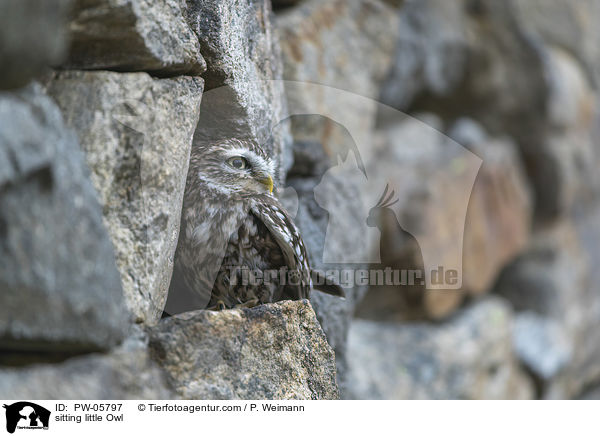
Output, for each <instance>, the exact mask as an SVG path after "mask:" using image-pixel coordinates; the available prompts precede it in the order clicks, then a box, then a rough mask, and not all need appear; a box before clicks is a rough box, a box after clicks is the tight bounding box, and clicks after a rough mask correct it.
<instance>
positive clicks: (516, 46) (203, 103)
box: [0, 0, 600, 399]
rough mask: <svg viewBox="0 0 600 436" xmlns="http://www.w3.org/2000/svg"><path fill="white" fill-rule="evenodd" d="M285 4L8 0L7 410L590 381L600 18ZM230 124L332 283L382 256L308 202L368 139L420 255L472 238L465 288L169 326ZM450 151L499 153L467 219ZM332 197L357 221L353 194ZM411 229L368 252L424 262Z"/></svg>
mask: <svg viewBox="0 0 600 436" xmlns="http://www.w3.org/2000/svg"><path fill="white" fill-rule="evenodd" d="M272 3H273V4H271V1H269V0H250V1H247V2H239V1H234V0H166V1H163V2H154V1H151V0H44V1H43V2H40V1H36V0H7V1H4V2H2V3H0V396H2V397H5V398H27V399H36V398H37V399H44V398H45V399H54V398H56V399H59V398H64V399H67V398H89V399H111V398H112V399H118V398H131V399H133V398H148V399H150V398H156V399H158V398H162V399H167V398H183V399H233V398H236V399H249V398H269V399H289V398H301V399H335V398H340V397H341V398H348V399H350V398H361V399H378V398H390V399H392V398H393V399H413V398H471V399H485V398H494V399H503V398H519V399H526V398H577V397H579V396H583V395H585V393H586V392H594V388H595V386H596V385H600V343H598V341H597V340H595V334H594V331H595V329H596V328H598V326H599V325H600V277H597V276H598V272H597V270H598V268H596V266H597V264H598V263H600V248H599V247H600V202H599V198H600V196H599V193H600V177H599V176H598V172H597V170H596V168H597V165H598V164H599V163H600V152H599V148H598V144H599V141H598V140H599V135H600V116H599V113H598V110H597V109H598V107H597V102H598V100H597V96H596V92H597V89H598V84H599V83H600V59H599V56H598V54H599V52H598V47H599V46H600V34H599V33H598V31H597V30H596V29H595V23H596V22H598V21H599V20H600V2H598V1H595V0H582V1H577V2H570V1H568V0H551V1H550V0H545V1H534V0H522V1H521V0H509V1H503V2H498V1H494V0H420V1H409V0H405V1H383V0H325V1H320V0H299V1H298V0H294V1H292V0H273V1H272ZM32 26H35V27H36V29H37V31H36V32H35V33H31V32H29V31H28V29H29V28H31V27H32ZM299 82H300V83H309V84H319V86H317V87H314V86H313V87H310V86H309V87H305V88H298V89H300V90H301V91H302V92H297V90H298V89H297V88H296V86H297V85H295V84H297V83H299ZM332 89H333V90H334V91H331V90H332ZM336 89H337V90H342V91H344V92H346V93H348V94H350V93H351V94H352V95H356V96H359V97H360V98H361V100H360V102H361V104H351V103H348V104H347V103H345V102H344V101H342V100H340V98H342V97H343V96H344V95H345V94H340V93H336V92H335V90H336ZM340 107H341V108H342V110H340ZM392 109H394V110H392ZM398 111H401V113H402V114H403V116H401V117H396V116H390V114H394V113H399V112H398ZM290 113H292V114H294V115H293V116H291V117H288V115H289V114H290ZM336 114H338V116H336ZM328 115H329V116H328ZM423 126H427V128H424V127H423ZM223 131H225V132H226V134H228V135H232V134H233V135H234V136H236V137H240V138H246V139H250V140H253V141H256V142H258V143H261V144H266V145H265V147H266V149H267V152H268V153H269V154H270V155H271V157H272V158H273V159H274V160H275V161H276V162H277V163H278V168H277V177H276V179H277V180H276V182H277V184H278V185H279V186H280V187H281V188H286V187H287V189H285V191H284V190H283V189H280V190H279V195H281V196H282V201H283V202H284V203H285V204H286V206H287V207H288V208H289V209H290V212H293V214H294V215H295V217H296V223H297V224H298V227H299V228H300V230H301V232H302V236H303V238H304V240H305V242H306V244H307V247H308V249H309V256H310V258H311V262H312V264H313V265H316V266H317V267H319V268H321V269H325V268H328V267H332V265H328V264H326V263H324V257H326V256H325V255H324V253H325V251H327V253H328V256H330V257H331V256H332V255H333V257H336V256H337V258H339V259H341V260H340V262H339V263H338V264H336V265H335V267H336V268H354V269H355V268H358V267H360V266H361V265H363V264H366V262H363V263H362V264H359V262H352V261H350V260H349V257H348V256H347V254H348V252H347V251H348V247H351V246H352V243H353V240H352V239H353V238H354V236H353V235H354V233H353V232H355V224H356V223H355V221H353V220H352V219H349V220H345V221H344V224H342V225H341V226H340V228H338V229H336V232H335V234H336V235H338V237H337V238H335V239H333V240H332V239H328V231H329V227H328V224H330V219H331V217H330V215H328V214H327V211H325V210H324V209H323V208H322V207H321V206H320V202H319V199H318V198H317V197H315V186H317V185H318V184H319V183H321V182H322V181H323V180H325V178H326V177H329V175H326V173H327V172H328V169H330V168H331V167H333V166H335V165H336V164H337V163H338V161H339V160H345V159H347V158H348V156H349V155H350V154H349V153H348V150H355V149H356V142H358V139H360V141H362V143H363V144H366V145H367V148H366V149H363V150H362V151H363V152H364V153H365V154H369V156H370V157H371V159H368V160H365V162H367V165H366V167H365V168H364V169H363V170H364V171H365V174H366V173H369V174H373V173H374V172H375V173H376V172H378V171H385V172H387V173H390V174H394V177H393V182H394V183H395V184H397V185H398V186H401V187H402V189H401V192H400V191H398V192H396V195H398V196H399V198H401V199H402V202H401V203H400V206H398V207H399V211H398V214H399V215H398V216H402V217H404V218H403V219H405V220H406V221H407V222H410V223H413V225H414V228H417V229H418V228H419V225H421V226H427V227H422V228H426V229H427V231H423V232H422V234H420V235H419V234H418V231H417V233H416V234H417V236H418V238H417V239H418V241H419V244H421V246H422V248H424V247H427V249H428V250H431V251H434V252H436V253H437V254H438V255H439V256H440V258H441V259H450V260H451V259H452V258H453V256H455V251H454V248H453V243H454V242H455V241H456V235H455V234H454V233H453V232H454V231H455V229H456V223H457V222H458V223H459V224H460V223H461V222H464V226H463V227H464V235H462V234H461V235H459V240H460V242H461V243H462V245H463V251H462V257H461V262H462V267H463V273H464V274H463V280H462V286H461V288H460V289H458V290H427V289H425V287H424V286H422V285H417V286H410V287H401V286H400V287H399V286H371V287H369V286H367V285H364V284H358V285H354V286H352V287H349V288H347V289H346V298H345V299H339V298H336V297H331V296H328V295H324V294H319V293H316V292H314V293H313V294H312V296H311V301H310V302H307V301H296V302H279V303H274V304H269V305H265V306H259V307H256V308H253V309H234V310H226V311H221V312H212V311H195V312H188V313H182V314H179V315H176V316H173V317H170V318H163V319H161V315H162V313H163V309H164V307H165V304H166V302H167V297H168V292H169V286H170V282H171V276H172V271H173V258H174V255H175V248H176V246H177V241H178V235H179V221H180V216H181V207H182V198H183V192H184V189H185V182H186V175H187V169H188V165H189V156H190V150H191V149H192V147H194V146H199V145H201V144H202V143H203V142H205V141H210V140H214V139H218V138H219V137H220V135H223ZM349 132H352V134H349ZM432 132H434V134H432ZM449 143H453V144H458V145H460V146H462V147H463V148H464V149H465V150H468V151H469V152H470V153H471V154H472V155H473V156H477V157H478V158H479V159H480V160H481V161H482V165H481V168H479V169H478V171H476V172H475V173H474V174H476V175H477V177H476V179H475V183H474V185H473V190H472V192H471V193H470V195H469V196H468V197H466V203H464V194H465V193H464V192H462V191H461V189H458V188H457V187H456V185H455V184H453V183H451V182H449V180H459V179H448V177H447V175H448V174H458V173H460V171H461V169H460V168H462V167H461V165H463V164H464V162H463V161H461V159H460V157H461V156H459V155H456V150H455V149H452V148H451V147H450V146H449ZM365 150H366V151H365ZM453 150H454V151H453ZM355 157H356V156H355ZM461 162H462V163H461ZM465 174H467V173H465ZM465 177H466V176H465ZM330 182H331V186H332V188H331V189H333V190H334V192H335V196H336V199H337V201H338V202H339V205H341V206H343V207H344V208H345V209H344V211H345V213H346V215H347V216H349V217H355V216H359V214H360V210H359V206H360V204H359V202H358V201H356V199H357V198H359V197H361V196H362V195H363V194H364V187H363V186H362V185H361V184H360V183H359V182H358V181H357V180H356V179H350V178H344V177H338V178H335V177H333V176H332V178H331V179H330ZM461 186H462V185H461ZM292 188H293V189H292ZM361 198H362V197H361ZM461 202H463V203H464V204H463V203H461ZM461 204H463V206H461ZM467 205H468V208H467ZM461 220H462V221H461ZM395 223H396V221H395V220H394V222H393V223H390V222H386V221H384V220H382V221H381V222H378V223H377V227H378V228H379V229H380V230H381V241H383V242H382V244H381V246H380V247H373V246H369V247H365V250H366V251H369V250H372V249H374V248H375V249H377V248H380V255H381V256H380V262H379V263H378V264H377V265H378V266H379V267H381V268H386V267H390V268H396V269H402V268H407V267H409V266H411V265H418V264H419V262H420V256H421V253H420V250H419V249H418V248H419V247H418V245H417V246H415V245H414V242H413V239H414V238H413V239H411V238H407V237H405V235H404V233H402V234H401V233H398V229H397V227H396V226H395ZM411 244H412V245H411ZM325 245H327V247H325ZM597 280H598V281H597ZM23 377H27V379H28V380H30V381H31V380H33V382H28V383H27V384H26V385H25V384H23V383H21V382H20V381H21V380H22V379H23Z"/></svg>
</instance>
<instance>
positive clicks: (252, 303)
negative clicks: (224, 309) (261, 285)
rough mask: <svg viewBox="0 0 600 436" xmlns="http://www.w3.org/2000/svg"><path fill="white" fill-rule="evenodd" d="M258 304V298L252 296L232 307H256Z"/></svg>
mask: <svg viewBox="0 0 600 436" xmlns="http://www.w3.org/2000/svg"><path fill="white" fill-rule="evenodd" d="M259 304H260V300H259V299H258V298H253V299H252V300H248V301H246V302H244V303H240V304H236V305H235V306H233V307H234V309H250V308H252V307H256V306H258V305H259Z"/></svg>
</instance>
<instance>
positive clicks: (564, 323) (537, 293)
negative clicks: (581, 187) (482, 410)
mask: <svg viewBox="0 0 600 436" xmlns="http://www.w3.org/2000/svg"><path fill="white" fill-rule="evenodd" d="M599 216H600V212H599V211H598V210H597V209H596V210H592V211H588V212H586V213H581V214H579V215H577V216H575V217H574V219H573V221H563V222H559V223H557V224H555V225H553V226H549V227H547V228H544V229H539V230H537V231H536V232H535V234H534V238H533V241H532V245H531V247H530V248H529V249H528V250H527V251H526V252H525V253H524V254H523V255H522V256H521V257H520V258H519V259H517V261H515V262H514V263H513V264H512V265H510V267H508V268H507V269H506V270H505V271H504V272H503V273H502V275H501V276H500V278H499V280H498V283H497V285H496V291H497V292H498V293H500V294H501V295H503V296H504V297H506V298H507V299H508V300H509V301H510V302H511V303H512V304H513V306H514V307H515V309H516V310H517V311H519V312H523V315H519V318H518V319H520V320H521V321H520V322H519V324H517V326H520V328H517V329H516V330H515V335H516V337H515V349H516V351H517V353H518V355H519V358H520V359H521V360H522V361H523V362H524V363H525V364H526V365H527V366H528V367H529V368H530V370H531V371H532V373H533V374H534V375H535V376H536V377H538V379H539V380H540V386H541V389H542V392H541V393H542V395H543V396H544V397H546V398H573V397H576V396H577V395H578V394H580V393H581V392H582V390H583V389H584V388H585V387H586V386H587V385H589V384H593V383H595V382H597V381H598V380H600V365H599V364H598V362H600V346H599V344H598V340H597V334H596V332H597V330H598V328H600V288H599V287H598V283H600V282H599V281H598V280H599V279H600V276H599V273H598V268H597V267H596V265H598V262H599V261H600V252H599V250H598V247H599V246H600V242H599V241H600V232H599V231H598V220H599ZM527 314H530V315H527ZM531 314H533V315H534V316H535V319H536V320H537V321H536V322H535V325H534V326H530V327H529V328H528V329H527V330H525V328H524V327H523V325H522V324H523V323H524V321H523V320H522V319H523V317H524V316H525V315H527V316H528V317H529V318H531V316H532V315H531ZM529 323H530V324H531V320H530V321H529ZM546 342H547V343H551V344H552V346H550V345H548V344H545V343H546Z"/></svg>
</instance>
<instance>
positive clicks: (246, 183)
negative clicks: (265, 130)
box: [190, 139, 275, 195]
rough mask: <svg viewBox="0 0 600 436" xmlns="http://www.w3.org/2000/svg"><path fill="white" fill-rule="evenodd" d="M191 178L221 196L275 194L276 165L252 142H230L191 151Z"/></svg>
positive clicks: (221, 142) (234, 140)
mask: <svg viewBox="0 0 600 436" xmlns="http://www.w3.org/2000/svg"><path fill="white" fill-rule="evenodd" d="M190 171H193V173H192V176H193V177H197V178H198V179H199V180H201V181H203V182H204V183H206V186H207V188H209V189H213V190H216V191H218V192H220V193H222V194H227V195H229V194H234V193H237V194H244V195H248V194H264V193H268V194H270V193H272V192H273V177H274V172H275V165H274V164H273V161H272V160H271V159H270V158H269V157H268V156H267V155H266V153H265V152H264V150H263V149H262V148H260V147H259V146H257V145H256V144H253V143H251V142H249V141H242V140H239V139H228V140H224V141H220V142H217V143H212V144H209V145H206V146H202V147H198V148H197V149H195V150H193V151H192V157H191V160H190Z"/></svg>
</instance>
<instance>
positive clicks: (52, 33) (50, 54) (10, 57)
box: [0, 0, 71, 89]
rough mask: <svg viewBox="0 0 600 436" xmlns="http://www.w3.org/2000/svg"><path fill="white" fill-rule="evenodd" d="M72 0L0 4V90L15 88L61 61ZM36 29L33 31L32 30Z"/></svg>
mask: <svg viewBox="0 0 600 436" xmlns="http://www.w3.org/2000/svg"><path fill="white" fill-rule="evenodd" d="M70 3H71V0H45V1H43V2H40V1H38V0H5V1H2V2H1V3H0V65H2V68H0V89H11V88H18V87H21V86H23V85H25V84H26V83H27V82H29V80H31V78H32V77H34V76H36V75H38V74H39V73H40V72H42V70H43V69H44V67H46V66H47V65H55V64H57V63H59V62H60V61H62V60H63V58H64V56H65V54H66V50H67V46H68V41H67V37H66V34H67V32H66V15H67V12H68V8H69V5H70ZM32 29H35V31H34V32H32V31H31V30H32Z"/></svg>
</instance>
